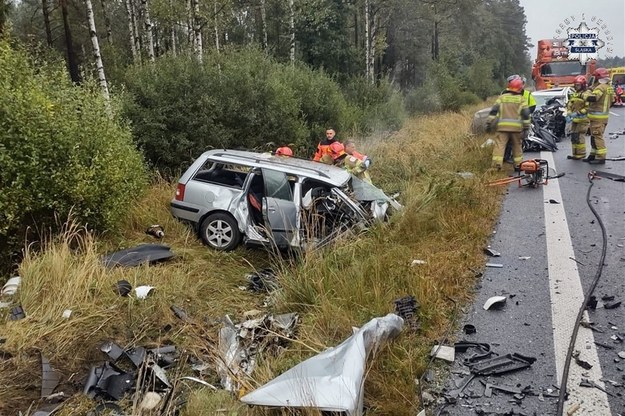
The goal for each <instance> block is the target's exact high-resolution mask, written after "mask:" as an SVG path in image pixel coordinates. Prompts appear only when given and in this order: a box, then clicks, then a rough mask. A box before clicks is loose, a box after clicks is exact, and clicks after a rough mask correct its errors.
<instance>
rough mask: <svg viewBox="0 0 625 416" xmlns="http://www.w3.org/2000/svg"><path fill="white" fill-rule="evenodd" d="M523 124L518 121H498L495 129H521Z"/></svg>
mask: <svg viewBox="0 0 625 416" xmlns="http://www.w3.org/2000/svg"><path fill="white" fill-rule="evenodd" d="M522 125H523V124H521V122H519V121H499V123H497V127H521V126H522Z"/></svg>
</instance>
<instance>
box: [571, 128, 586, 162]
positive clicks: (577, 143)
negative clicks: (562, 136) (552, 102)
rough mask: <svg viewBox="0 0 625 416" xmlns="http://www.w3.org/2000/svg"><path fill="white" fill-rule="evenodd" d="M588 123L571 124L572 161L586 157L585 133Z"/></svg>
mask: <svg viewBox="0 0 625 416" xmlns="http://www.w3.org/2000/svg"><path fill="white" fill-rule="evenodd" d="M587 132H588V123H587V122H586V123H573V125H572V126H571V147H572V149H573V152H572V153H573V158H574V159H583V158H584V157H586V133H587Z"/></svg>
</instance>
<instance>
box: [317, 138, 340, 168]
mask: <svg viewBox="0 0 625 416" xmlns="http://www.w3.org/2000/svg"><path fill="white" fill-rule="evenodd" d="M334 142H336V140H327V139H323V140H322V141H320V142H319V144H318V145H317V151H316V152H315V155H314V156H313V160H314V161H315V162H320V161H321V158H322V157H323V155H329V154H330V153H331V152H330V145H331V144H332V143H334Z"/></svg>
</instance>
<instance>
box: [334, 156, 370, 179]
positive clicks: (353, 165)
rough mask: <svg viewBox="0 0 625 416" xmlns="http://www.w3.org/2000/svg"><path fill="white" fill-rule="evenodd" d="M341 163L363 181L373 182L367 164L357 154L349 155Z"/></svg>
mask: <svg viewBox="0 0 625 416" xmlns="http://www.w3.org/2000/svg"><path fill="white" fill-rule="evenodd" d="M341 163H342V165H343V168H344V169H345V170H346V171H348V172H349V173H351V174H352V175H354V176H355V177H357V178H359V179H362V180H363V181H366V182H369V183H371V177H370V176H369V172H367V166H366V165H365V163H364V162H363V161H362V160H360V159H358V158H357V157H355V156H350V155H347V156H346V157H345V158H344V159H343V160H342V161H341Z"/></svg>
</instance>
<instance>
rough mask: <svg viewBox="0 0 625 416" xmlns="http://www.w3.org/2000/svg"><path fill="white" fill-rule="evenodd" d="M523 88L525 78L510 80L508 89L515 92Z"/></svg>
mask: <svg viewBox="0 0 625 416" xmlns="http://www.w3.org/2000/svg"><path fill="white" fill-rule="evenodd" d="M522 89H523V80H522V79H521V78H513V79H511V80H510V81H508V90H510V91H514V92H521V90H522Z"/></svg>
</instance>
